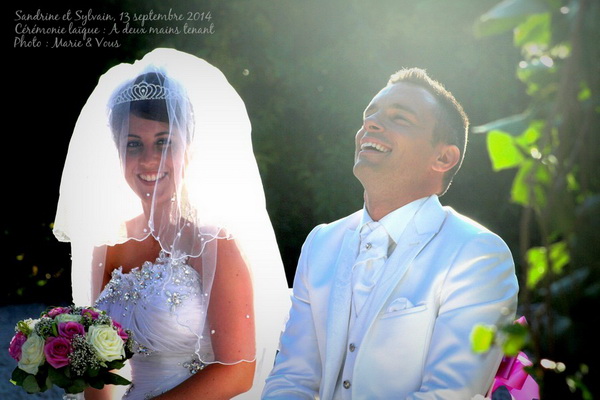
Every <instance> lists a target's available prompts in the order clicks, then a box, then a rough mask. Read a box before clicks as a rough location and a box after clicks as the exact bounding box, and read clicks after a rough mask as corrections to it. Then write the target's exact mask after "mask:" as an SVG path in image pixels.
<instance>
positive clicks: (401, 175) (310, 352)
mask: <svg viewBox="0 0 600 400" xmlns="http://www.w3.org/2000/svg"><path fill="white" fill-rule="evenodd" d="M467 132H468V119H467V117H466V115H465V113H464V111H463V109H462V107H461V106H460V105H459V104H458V102H457V101H456V100H455V99H454V97H453V96H452V95H451V94H450V93H449V92H448V91H447V90H445V89H444V88H443V87H442V85H440V84H439V83H438V82H436V81H434V80H432V79H431V78H430V77H429V76H428V75H427V74H426V73H425V71H423V70H421V69H416V68H413V69H405V70H401V71H399V72H397V73H396V74H394V75H392V77H391V78H390V81H389V83H388V85H387V86H386V87H384V88H383V89H382V90H381V91H380V92H379V93H378V94H377V95H376V96H375V97H374V98H373V100H372V101H371V102H370V104H369V105H368V106H367V108H366V110H365V112H364V116H363V126H362V127H361V129H360V130H359V131H358V133H357V134H356V139H355V143H356V154H355V164H354V174H355V176H356V177H357V178H358V179H359V180H360V182H361V183H362V185H363V187H364V190H365V191H364V199H365V206H364V208H363V210H360V211H358V212H356V213H354V214H352V215H350V216H348V217H345V218H343V219H341V220H338V221H335V222H333V223H330V224H323V225H320V226H317V227H316V228H315V229H313V231H312V232H311V233H310V234H309V236H308V238H307V239H306V242H305V243H304V245H303V248H302V254H301V256H300V260H299V263H298V268H297V271H296V276H295V280H294V291H293V296H292V308H291V310H290V318H289V321H288V323H287V325H286V328H285V331H284V332H283V334H282V337H281V343H280V352H279V354H278V356H277V359H276V364H275V366H274V369H273V371H272V372H271V375H270V376H269V378H268V379H267V384H266V387H265V389H264V392H263V398H264V399H286V400H289V399H314V398H317V397H318V398H320V399H321V400H329V399H449V400H454V399H456V400H465V399H467V400H468V399H471V397H473V396H475V395H476V394H483V395H485V394H486V392H487V390H488V389H489V387H490V385H491V383H492V380H493V377H494V375H495V373H496V370H497V368H498V365H499V363H500V361H501V358H502V354H501V353H500V350H499V349H493V350H492V351H490V352H488V353H485V354H475V353H474V352H472V350H471V344H470V340H469V335H470V332H471V330H472V328H473V327H474V326H475V325H476V324H481V323H482V324H489V325H492V324H494V325H502V324H505V323H510V322H512V320H513V318H514V315H515V309H516V301H517V292H518V286H517V279H516V277H515V273H514V264H513V260H512V257H511V254H510V251H509V249H508V248H507V246H506V244H505V243H504V242H503V241H502V240H501V239H500V238H499V237H498V236H496V235H495V234H494V233H492V232H490V231H488V230H487V229H485V228H484V227H482V226H481V225H479V224H477V223H476V222H474V221H472V220H469V219H468V218H466V217H464V216H462V215H460V214H458V213H457V212H455V211H454V210H452V209H451V208H448V207H442V206H441V205H440V202H439V200H438V195H442V194H443V193H444V192H445V191H446V190H447V188H448V186H449V185H450V182H451V181H452V178H453V176H454V174H455V173H456V171H457V170H458V169H459V167H460V165H461V163H462V159H463V157H464V152H465V148H466V138H467Z"/></svg>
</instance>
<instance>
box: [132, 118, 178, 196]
mask: <svg viewBox="0 0 600 400" xmlns="http://www.w3.org/2000/svg"><path fill="white" fill-rule="evenodd" d="M177 136H178V135H177V132H176V131H170V130H169V124H168V123H166V122H161V121H154V120H150V119H145V118H141V117H138V116H136V115H134V114H130V116H129V132H128V133H127V143H126V148H125V150H124V155H122V161H123V164H124V173H125V179H126V180H127V183H128V184H129V186H130V187H131V189H132V190H133V191H134V192H135V193H136V194H137V195H138V197H140V198H141V199H142V200H144V199H150V198H154V200H155V201H156V202H157V203H162V202H163V201H168V200H170V199H171V198H172V197H173V194H174V192H175V190H176V187H177V181H178V180H180V178H181V173H182V170H183V159H184V157H183V152H184V151H183V148H182V147H183V146H182V145H181V141H180V140H179V138H178V137H177Z"/></svg>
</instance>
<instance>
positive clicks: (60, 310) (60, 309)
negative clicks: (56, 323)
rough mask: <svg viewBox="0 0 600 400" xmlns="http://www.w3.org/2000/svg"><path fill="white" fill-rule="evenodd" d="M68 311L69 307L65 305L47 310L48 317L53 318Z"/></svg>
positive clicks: (69, 310)
mask: <svg viewBox="0 0 600 400" xmlns="http://www.w3.org/2000/svg"><path fill="white" fill-rule="evenodd" d="M70 312H71V309H70V308H67V307H55V308H53V309H52V310H50V311H48V316H49V317H50V318H55V317H56V316H57V315H60V314H68V313H70Z"/></svg>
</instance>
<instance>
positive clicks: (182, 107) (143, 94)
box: [109, 72, 192, 144]
mask: <svg viewBox="0 0 600 400" xmlns="http://www.w3.org/2000/svg"><path fill="white" fill-rule="evenodd" d="M130 115H135V116H136V117H140V118H144V119H148V120H151V121H158V122H164V123H172V122H173V121H178V124H180V125H181V126H188V129H187V133H188V134H187V135H186V137H187V139H188V140H189V139H190V138H189V137H188V136H189V133H190V132H191V131H192V130H191V126H189V124H191V123H192V118H190V116H191V105H190V104H189V100H188V99H187V97H186V96H185V95H184V94H183V91H182V90H181V88H180V87H178V85H177V83H176V82H174V81H173V80H172V79H169V78H167V77H166V76H165V74H163V73H162V72H148V73H145V74H142V75H140V76H138V77H137V78H136V79H134V80H133V81H130V82H129V83H127V84H126V85H124V86H123V87H121V88H120V89H119V90H117V91H116V92H115V93H114V94H113V96H112V98H111V101H110V103H109V123H110V128H111V131H112V133H113V138H114V140H115V143H117V144H118V143H119V139H120V136H121V134H122V132H123V130H124V129H125V128H126V127H127V126H128V121H129V116H130ZM182 122H183V123H182Z"/></svg>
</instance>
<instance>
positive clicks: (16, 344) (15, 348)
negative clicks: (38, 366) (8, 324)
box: [8, 331, 27, 361]
mask: <svg viewBox="0 0 600 400" xmlns="http://www.w3.org/2000/svg"><path fill="white" fill-rule="evenodd" d="M26 341H27V336H26V335H25V334H24V333H23V332H21V331H19V332H17V333H16V334H15V336H13V338H12V340H11V341H10V345H9V346H8V353H9V354H10V356H11V357H12V358H14V359H15V360H17V361H20V360H21V348H22V347H23V343H25V342H26Z"/></svg>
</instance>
